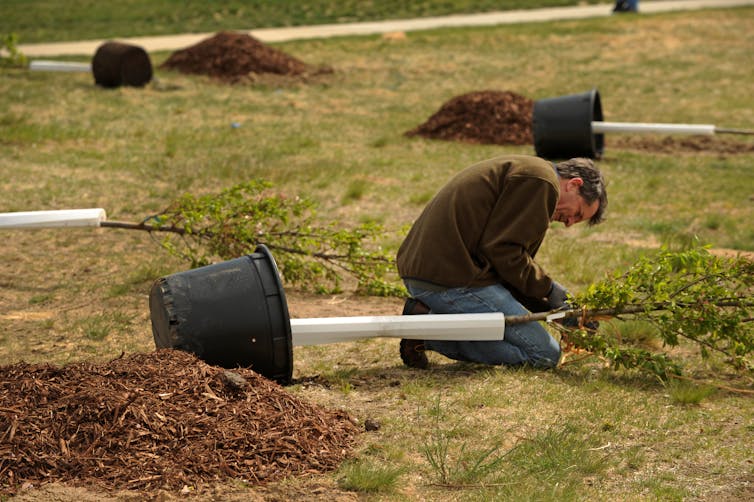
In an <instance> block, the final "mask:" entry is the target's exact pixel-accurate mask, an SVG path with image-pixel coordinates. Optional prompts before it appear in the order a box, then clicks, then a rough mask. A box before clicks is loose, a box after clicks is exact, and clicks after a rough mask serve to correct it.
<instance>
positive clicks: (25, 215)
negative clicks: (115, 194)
mask: <svg viewBox="0 0 754 502" xmlns="http://www.w3.org/2000/svg"><path fill="white" fill-rule="evenodd" d="M106 219H107V214H106V213H105V210H104V209H102V208H99V207H98V208H93V209H61V210H53V211H19V212H15V213H0V228H53V227H98V226H100V223H101V222H103V221H105V220H106Z"/></svg>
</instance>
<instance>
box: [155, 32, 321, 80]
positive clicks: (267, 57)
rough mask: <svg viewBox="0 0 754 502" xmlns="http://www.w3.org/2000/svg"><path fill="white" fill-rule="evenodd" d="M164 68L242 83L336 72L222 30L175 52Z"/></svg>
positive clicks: (164, 64) (257, 41) (245, 35)
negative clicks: (258, 76)
mask: <svg viewBox="0 0 754 502" xmlns="http://www.w3.org/2000/svg"><path fill="white" fill-rule="evenodd" d="M160 68H167V69H171V70H177V71H179V72H181V73H187V74H194V75H206V76H209V77H213V78H216V79H219V80H222V81H225V82H230V83H234V82H239V81H241V80H243V79H245V78H247V77H249V75H250V74H262V73H272V74H277V75H287V76H303V75H307V74H319V73H332V68H329V67H314V66H311V65H308V64H306V63H304V62H303V61H301V60H299V59H296V58H294V57H292V56H289V55H288V54H286V53H284V52H282V51H279V50H277V49H275V48H272V47H270V46H268V45H265V44H264V43H262V42H260V41H259V40H257V39H256V38H254V37H252V36H250V35H247V34H244V33H235V32H229V31H222V32H219V33H217V34H215V35H214V36H213V37H210V38H208V39H205V40H202V41H201V42H199V43H197V44H195V45H192V46H191V47H188V48H186V49H181V50H179V51H176V52H174V53H173V54H171V55H170V57H169V58H168V59H167V60H166V61H165V62H164V63H162V64H161V65H160Z"/></svg>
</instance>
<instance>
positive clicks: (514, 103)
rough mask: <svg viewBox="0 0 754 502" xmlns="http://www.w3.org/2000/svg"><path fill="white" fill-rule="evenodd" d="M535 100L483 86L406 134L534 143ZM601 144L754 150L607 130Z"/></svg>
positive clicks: (735, 143) (724, 141)
mask: <svg viewBox="0 0 754 502" xmlns="http://www.w3.org/2000/svg"><path fill="white" fill-rule="evenodd" d="M533 110H534V101H532V100H530V99H529V98H526V97H525V96H521V95H519V94H516V93H514V92H511V91H494V90H485V91H477V92H470V93H467V94H462V95H460V96H456V97H454V98H452V99H450V100H449V101H447V102H446V103H445V104H443V105H442V106H441V107H440V109H439V110H438V111H437V112H436V113H434V114H433V115H432V116H431V117H429V119H427V121H426V122H424V123H423V124H421V125H419V126H417V127H416V128H415V129H412V130H410V131H408V132H406V133H405V134H406V136H422V137H425V138H429V139H439V140H446V141H460V142H465V143H476V144H489V145H533V144H534V135H533V132H532V113H533ZM605 145H606V149H607V148H608V147H613V148H617V149H622V150H638V151H644V152H653V153H661V154H674V155H675V154H696V153H704V152H706V153H717V154H720V155H734V154H742V153H744V154H745V153H751V152H754V143H752V142H750V141H746V140H744V139H741V138H736V137H732V136H728V137H726V136H721V135H715V136H660V137H657V136H647V135H643V134H642V135H610V136H609V137H606V138H605Z"/></svg>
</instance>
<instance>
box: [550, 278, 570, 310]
mask: <svg viewBox="0 0 754 502" xmlns="http://www.w3.org/2000/svg"><path fill="white" fill-rule="evenodd" d="M547 305H548V306H549V307H550V310H558V309H563V308H564V307H565V308H570V305H569V304H568V291H567V290H566V288H564V287H563V286H561V285H560V284H558V283H557V282H555V281H552V287H551V288H550V292H549V293H547Z"/></svg>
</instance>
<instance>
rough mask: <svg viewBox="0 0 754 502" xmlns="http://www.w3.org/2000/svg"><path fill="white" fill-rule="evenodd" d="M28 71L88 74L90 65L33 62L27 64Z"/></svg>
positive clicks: (62, 62)
mask: <svg viewBox="0 0 754 502" xmlns="http://www.w3.org/2000/svg"><path fill="white" fill-rule="evenodd" d="M29 69H30V70H32V71H67V72H90V71H92V65H91V64H89V63H68V62H65V61H43V60H35V61H32V62H30V63H29Z"/></svg>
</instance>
